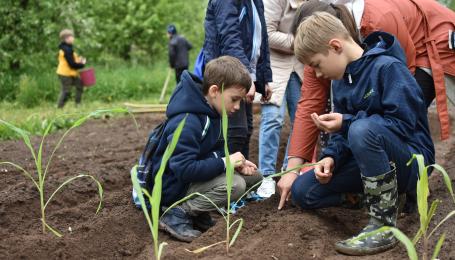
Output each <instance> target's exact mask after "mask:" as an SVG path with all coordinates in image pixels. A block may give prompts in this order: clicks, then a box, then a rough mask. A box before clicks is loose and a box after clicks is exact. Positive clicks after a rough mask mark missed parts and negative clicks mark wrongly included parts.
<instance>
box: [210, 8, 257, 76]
mask: <svg viewBox="0 0 455 260" xmlns="http://www.w3.org/2000/svg"><path fill="white" fill-rule="evenodd" d="M213 7H214V17H215V24H216V28H217V31H218V34H219V46H220V53H221V54H222V55H227V56H232V57H236V58H237V59H239V60H240V61H241V62H242V63H243V65H245V66H246V67H247V68H248V71H249V72H250V73H251V72H252V69H251V66H250V60H249V59H248V58H247V56H246V54H245V50H244V49H243V44H242V37H241V35H240V33H241V29H240V23H239V13H238V10H237V4H236V0H216V1H213Z"/></svg>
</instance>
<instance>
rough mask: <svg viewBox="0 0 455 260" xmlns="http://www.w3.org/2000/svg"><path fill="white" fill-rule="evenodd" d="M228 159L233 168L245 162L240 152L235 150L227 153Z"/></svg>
mask: <svg viewBox="0 0 455 260" xmlns="http://www.w3.org/2000/svg"><path fill="white" fill-rule="evenodd" d="M229 160H230V161H231V163H232V164H233V165H234V168H237V167H240V166H242V165H243V164H244V163H245V161H246V160H245V156H243V154H242V153H241V152H236V153H233V154H231V155H229Z"/></svg>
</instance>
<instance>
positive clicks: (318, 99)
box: [288, 66, 330, 161]
mask: <svg viewBox="0 0 455 260" xmlns="http://www.w3.org/2000/svg"><path fill="white" fill-rule="evenodd" d="M329 90H330V81H328V80H323V79H318V78H316V74H315V72H314V70H313V69H312V68H311V67H309V66H305V68H304V77H303V85H302V89H301V96H300V100H299V104H298V105H297V112H296V115H295V120H294V126H293V131H292V136H291V142H290V146H289V151H288V155H289V157H299V158H303V159H305V160H307V161H311V159H312V157H313V152H314V148H315V147H316V143H317V141H318V135H319V132H320V131H319V129H318V128H317V127H316V125H315V124H314V123H313V120H312V119H311V114H312V113H317V114H318V115H320V114H323V113H324V112H325V108H326V105H327V98H328V97H329V92H330V91H329Z"/></svg>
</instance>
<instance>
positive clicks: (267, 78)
mask: <svg viewBox="0 0 455 260" xmlns="http://www.w3.org/2000/svg"><path fill="white" fill-rule="evenodd" d="M256 7H257V9H258V12H259V18H260V20H261V24H262V44H261V55H260V57H259V60H258V68H260V70H258V71H257V72H260V73H262V75H258V76H259V79H258V81H259V82H260V83H261V84H259V85H260V86H262V88H259V89H256V91H257V92H259V93H261V94H262V95H265V84H267V83H269V82H273V77H272V68H271V66H270V48H269V37H268V35H267V23H266V22H265V17H264V4H263V3H262V0H260V1H257V3H256Z"/></svg>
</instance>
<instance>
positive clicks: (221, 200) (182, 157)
mask: <svg viewBox="0 0 455 260" xmlns="http://www.w3.org/2000/svg"><path fill="white" fill-rule="evenodd" d="M250 86H251V78H250V75H249V73H248V71H247V70H246V67H245V66H244V65H243V64H242V63H241V62H240V61H239V60H238V59H237V58H234V57H229V56H223V57H220V58H217V59H214V60H212V61H210V62H209V63H208V64H207V66H206V69H205V72H204V80H203V82H201V81H200V80H199V78H198V77H197V76H195V75H193V74H191V73H189V72H188V71H184V72H183V74H182V80H181V82H180V83H179V84H178V85H177V87H176V89H175V91H174V93H173V95H172V97H171V99H170V101H169V105H168V107H167V111H166V115H167V118H168V119H167V123H166V126H165V128H164V132H163V135H162V137H161V139H160V141H159V142H158V146H157V150H156V152H155V153H154V155H153V157H152V159H151V160H152V162H151V165H152V166H151V170H150V173H151V174H152V179H154V178H155V175H156V173H157V171H158V169H159V167H160V164H161V159H162V156H163V154H164V152H165V149H166V147H167V145H168V143H169V141H170V140H171V139H172V135H173V133H174V131H175V129H176V128H177V126H178V124H179V123H180V121H182V119H183V118H185V117H186V122H185V126H184V128H183V131H182V133H181V135H180V139H179V142H178V144H177V146H176V148H175V150H174V153H173V154H172V157H171V158H170V159H169V163H168V167H167V168H166V171H165V173H164V175H163V188H162V200H161V206H162V207H169V206H171V205H172V204H173V203H175V202H177V201H178V200H180V199H182V198H184V197H185V196H187V195H189V194H192V193H195V192H199V193H201V194H203V195H205V196H206V197H208V198H209V199H211V200H212V201H213V202H214V203H215V204H216V205H217V206H219V207H223V206H226V204H227V203H228V201H227V189H226V176H225V174H224V173H225V170H226V165H225V162H226V161H225V160H226V156H229V158H230V161H231V162H233V163H235V168H236V172H237V173H236V174H235V175H234V178H233V186H232V191H231V192H232V193H231V199H232V200H233V201H234V200H237V199H239V198H240V196H241V195H243V193H244V192H245V191H246V189H247V188H248V187H251V186H252V185H254V184H255V183H257V182H258V181H260V180H261V179H262V177H261V175H259V174H257V173H256V170H257V167H256V165H254V164H253V163H252V162H250V161H248V160H246V159H245V157H244V155H243V154H241V153H240V152H236V153H234V154H231V155H225V154H224V150H223V145H222V143H220V142H219V139H220V138H221V114H222V109H223V107H222V106H223V102H224V106H225V108H226V112H227V113H228V114H232V113H234V112H236V111H237V110H239V108H240V102H241V100H242V99H244V98H245V96H246V93H247V92H248V89H249V88H250ZM147 188H148V189H149V190H152V188H153V187H147ZM214 210H216V208H215V207H214V206H213V205H212V204H211V203H210V202H209V201H207V200H206V199H205V198H203V197H194V198H192V199H190V200H187V201H185V202H183V203H181V204H180V205H178V206H177V207H174V208H172V209H170V210H169V211H168V212H167V213H166V214H164V215H163V216H162V218H161V220H160V227H161V228H162V229H164V230H165V231H167V232H168V233H170V234H171V235H172V236H173V237H175V238H177V239H179V240H182V241H186V242H190V241H192V240H193V239H195V238H197V237H198V236H200V235H201V232H200V231H199V230H201V231H205V230H207V229H208V228H210V227H211V226H212V225H213V224H214V223H213V221H212V220H211V218H210V215H209V212H210V211H214ZM195 228H198V229H199V230H196V229H195Z"/></svg>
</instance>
